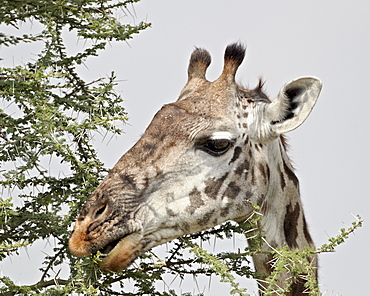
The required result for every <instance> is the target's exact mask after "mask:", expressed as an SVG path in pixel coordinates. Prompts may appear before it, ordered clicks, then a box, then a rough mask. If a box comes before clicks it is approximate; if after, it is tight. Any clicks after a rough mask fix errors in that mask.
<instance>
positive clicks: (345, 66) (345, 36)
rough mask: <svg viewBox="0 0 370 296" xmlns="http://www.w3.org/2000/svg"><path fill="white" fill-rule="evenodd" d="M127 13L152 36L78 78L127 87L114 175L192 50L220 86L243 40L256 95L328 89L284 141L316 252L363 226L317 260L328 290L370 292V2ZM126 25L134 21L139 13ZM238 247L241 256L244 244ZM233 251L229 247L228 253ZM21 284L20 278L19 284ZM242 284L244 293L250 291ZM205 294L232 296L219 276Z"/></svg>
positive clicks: (111, 156) (191, 4) (162, 5)
mask: <svg viewBox="0 0 370 296" xmlns="http://www.w3.org/2000/svg"><path fill="white" fill-rule="evenodd" d="M131 12H134V14H135V20H134V21H135V22H137V23H138V22H139V21H141V20H143V19H145V20H147V21H148V22H151V23H152V28H149V29H147V30H145V31H144V32H142V33H140V34H139V35H137V36H135V37H134V39H133V40H131V41H129V42H128V43H129V46H128V45H127V44H125V43H122V44H116V43H112V45H111V47H110V48H109V49H108V50H106V51H105V52H104V53H102V54H101V55H100V57H98V58H94V59H91V60H90V61H88V63H87V67H88V69H81V72H83V73H84V75H86V77H87V78H88V79H94V78H97V77H100V76H105V75H106V74H109V73H110V72H111V71H115V72H116V75H117V77H118V78H119V79H120V80H122V81H123V82H122V83H120V84H119V86H118V89H119V90H121V91H122V96H123V97H124V99H125V103H124V104H125V106H126V108H127V111H128V113H129V117H130V119H129V124H130V125H128V126H126V127H125V132H126V134H124V135H122V136H120V137H118V138H117V139H113V140H112V141H111V142H110V143H109V144H108V145H106V144H104V145H101V146H100V147H99V156H100V157H101V158H102V159H103V161H104V162H105V163H106V164H107V166H108V167H112V166H113V165H114V164H115V162H116V161H117V160H118V159H119V158H120V156H121V155H122V154H123V153H124V152H125V151H126V150H127V149H128V148H130V147H131V146H132V145H133V144H134V143H135V142H136V141H137V139H138V138H139V137H140V134H141V133H142V132H143V131H144V129H145V128H146V126H147V125H148V123H149V122H150V120H151V119H152V117H153V115H154V114H155V113H156V111H157V110H159V108H160V107H161V106H162V105H163V104H166V103H169V102H173V101H175V100H176V99H177V96H178V94H179V92H180V90H181V89H182V87H183V86H184V85H185V83H186V73H187V72H186V71H187V64H188V60H189V57H190V54H191V52H192V51H193V49H194V47H195V46H197V47H204V48H206V49H207V50H208V51H209V52H210V53H211V55H212V64H211V66H210V68H209V70H208V74H207V78H208V79H209V80H213V79H216V78H217V77H218V75H219V74H220V73H221V69H222V64H223V52H224V50H225V47H226V46H227V45H228V44H229V43H231V42H235V41H241V42H243V43H245V44H246V45H247V56H246V59H245V60H244V63H243V64H242V66H241V67H240V68H239V70H238V75H237V80H238V81H240V82H241V83H242V84H244V85H246V86H250V87H254V86H255V85H256V83H257V81H258V78H259V77H260V76H262V77H263V78H264V79H265V80H266V90H267V93H268V94H269V95H270V98H271V99H273V98H274V97H275V96H276V95H277V93H278V91H279V89H280V87H282V86H283V84H285V83H286V82H288V81H290V80H292V79H294V78H296V77H299V76H305V75H311V76H317V77H319V78H320V79H321V80H322V82H323V85H324V86H323V90H322V93H321V95H320V97H319V101H318V103H317V105H316V106H315V108H314V110H313V112H312V114H311V115H310V117H309V118H308V119H307V121H306V122H305V123H304V124H303V125H302V126H301V127H299V128H298V129H297V130H296V131H294V132H292V133H290V134H289V135H288V136H289V138H290V141H289V142H290V146H291V149H290V156H291V158H292V159H293V161H294V164H295V167H296V171H297V174H298V177H299V179H300V183H301V193H302V200H303V204H304V206H305V213H306V219H307V221H308V223H309V226H310V232H311V234H312V236H313V238H314V241H315V243H316V245H317V246H319V245H321V244H323V243H326V242H327V238H328V236H334V235H337V234H338V230H339V229H340V228H343V227H348V226H350V224H351V222H353V221H354V220H355V219H354V218H353V216H352V214H360V215H361V216H362V218H363V219H364V220H365V223H364V227H363V228H361V229H359V230H358V231H357V232H356V233H355V235H351V236H350V237H349V239H348V241H347V242H346V243H345V244H344V245H343V246H340V247H339V248H337V252H336V253H331V254H323V255H320V257H319V262H320V269H319V270H320V271H319V275H320V278H319V281H320V284H321V286H320V287H321V291H322V292H323V293H324V292H325V295H343V296H351V295H368V294H369V292H368V291H369V289H368V288H367V287H366V282H367V280H368V278H369V277H370V257H369V256H368V248H369V245H370V232H369V231H370V229H369V226H368V224H369V221H370V177H369V170H370V157H369V149H368V146H369V143H370V132H369V128H370V116H369V114H368V113H369V111H370V98H369V93H370V81H369V79H370V17H369V16H370V2H369V1H368V0H362V1H361V0H357V1H338V0H337V1H332V0H329V1H318V0H311V1H294V0H290V1H252V0H243V1H242V0H229V1H221V0H206V1H205V0H203V1H196V0H188V1H179V0H157V1H149V0H142V1H141V2H140V3H138V4H136V5H135V6H134V8H133V9H132V10H131ZM122 21H123V22H127V21H131V22H134V21H133V20H132V17H131V16H128V17H127V18H124V19H122ZM0 50H1V52H0V54H1V56H2V57H7V58H8V60H7V61H5V62H4V64H6V63H8V64H6V65H7V66H9V63H10V64H11V63H14V61H17V60H19V59H20V56H21V55H23V56H24V59H26V60H27V57H28V55H29V54H30V52H22V53H20V52H16V53H15V52H14V51H9V49H6V48H0ZM35 50H36V49H35ZM36 53H37V52H36ZM16 55H17V56H16ZM10 60H11V61H12V62H10ZM97 144H98V143H97ZM237 240H238V242H237V243H238V246H241V247H243V245H244V244H245V243H244V242H243V241H242V240H241V239H239V238H238V239H237ZM43 247H44V245H42V244H40V245H39V246H38V248H39V249H36V250H33V251H32V252H36V253H37V252H40V253H41V252H42V248H43ZM233 247H234V246H233V243H230V244H229V245H228V246H227V248H233ZM34 249H35V248H34ZM26 254H27V253H23V257H22V258H21V259H19V258H13V261H12V263H11V264H10V263H9V262H8V263H4V264H7V265H3V266H0V269H1V270H3V271H4V270H7V269H6V268H11V269H14V270H15V269H17V268H18V267H17V264H22V262H23V264H24V263H25V262H27V261H28V260H31V259H30V258H28V257H27V255H26ZM21 256H22V254H21ZM41 256H42V254H41ZM35 257H36V255H35ZM35 264H38V263H35ZM38 265H40V264H38ZM13 272H15V271H13ZM24 278H25V275H24V274H23V275H20V276H19V279H20V281H21V282H22V279H24ZM238 280H239V281H241V286H246V287H248V288H250V287H251V286H253V285H254V283H253V282H252V283H250V282H248V283H246V284H245V285H243V282H242V281H243V280H242V279H238ZM30 283H34V281H31V282H30ZM198 284H199V285H202V283H198ZM192 285H193V286H192ZM204 285H205V287H201V288H200V291H204V293H205V295H221V294H218V293H221V292H220V291H225V292H222V293H223V295H225V294H224V293H227V291H228V289H229V286H228V285H227V284H223V283H219V281H218V280H215V279H213V280H212V284H211V288H210V287H209V286H208V282H207V283H206V284H204ZM178 286H179V284H178V283H177V284H176V286H175V287H171V288H178ZM196 286H197V285H196V284H195V283H194V282H193V281H192V280H189V281H186V282H184V283H183V284H182V285H181V288H179V289H180V290H181V291H183V292H194V293H195V294H196V293H198V288H197V287H196ZM252 289H253V288H252ZM180 290H179V291H180ZM252 291H253V290H250V292H252Z"/></svg>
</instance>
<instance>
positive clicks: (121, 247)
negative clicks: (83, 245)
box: [99, 233, 143, 272]
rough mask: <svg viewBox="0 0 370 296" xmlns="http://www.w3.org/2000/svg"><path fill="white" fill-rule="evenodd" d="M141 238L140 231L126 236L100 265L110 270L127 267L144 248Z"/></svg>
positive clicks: (115, 270)
mask: <svg viewBox="0 0 370 296" xmlns="http://www.w3.org/2000/svg"><path fill="white" fill-rule="evenodd" d="M141 239H142V235H141V234H140V233H132V234H129V235H128V236H125V237H124V238H122V239H121V240H120V241H119V242H118V244H117V245H116V246H115V247H114V248H113V250H112V251H110V252H109V253H108V255H107V256H106V257H105V258H104V259H103V260H102V261H101V262H100V263H99V267H100V268H101V269H104V270H106V271H110V272H118V271H121V270H123V269H125V268H127V267H128V266H129V265H130V264H131V263H132V262H133V261H134V260H135V259H136V258H137V257H138V256H139V255H140V253H141V250H142V248H143V245H142V243H141Z"/></svg>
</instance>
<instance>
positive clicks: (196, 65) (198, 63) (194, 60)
mask: <svg viewBox="0 0 370 296" xmlns="http://www.w3.org/2000/svg"><path fill="white" fill-rule="evenodd" d="M210 64H211V55H210V54H209V52H208V51H207V50H205V49H203V48H196V49H195V50H194V51H193V53H192V55H191V57H190V62H189V68H188V75H189V78H193V77H198V78H204V77H205V73H206V70H207V68H208V66H209V65H210Z"/></svg>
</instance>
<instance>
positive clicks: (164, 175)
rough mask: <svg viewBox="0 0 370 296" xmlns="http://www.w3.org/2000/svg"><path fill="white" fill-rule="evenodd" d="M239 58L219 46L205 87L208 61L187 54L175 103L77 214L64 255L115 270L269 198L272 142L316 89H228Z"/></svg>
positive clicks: (315, 83)
mask: <svg viewBox="0 0 370 296" xmlns="http://www.w3.org/2000/svg"><path fill="white" fill-rule="evenodd" d="M244 55H245V48H244V47H243V46H242V45H240V44H231V45H229V46H228V47H227V48H226V51H225V57H224V68H223V72H222V74H221V75H220V77H219V78H218V79H217V80H215V81H213V82H210V81H208V80H207V79H206V78H205V74H206V70H207V68H208V66H209V64H210V62H211V57H210V55H209V53H208V52H207V51H206V50H203V49H196V50H195V51H194V52H193V54H192V56H191V59H190V63H189V67H188V82H187V84H186V85H185V87H184V89H183V90H182V91H181V94H180V97H179V99H178V100H177V101H176V102H174V103H171V104H168V105H165V106H164V107H162V109H161V110H159V111H158V112H157V114H156V115H155V117H154V118H153V120H152V122H151V123H150V125H149V127H148V128H147V129H146V131H145V133H144V134H143V136H142V137H141V139H140V140H139V141H138V142H137V143H136V144H135V145H134V146H133V147H132V148H131V149H130V150H129V151H128V152H127V153H126V154H124V155H123V156H122V157H121V159H120V160H119V161H118V162H117V164H116V165H115V166H114V167H113V169H112V170H111V171H110V173H109V174H108V175H107V177H106V178H105V179H104V180H103V181H102V183H101V184H100V185H99V186H98V187H97V188H96V190H95V191H94V192H93V194H92V195H91V197H90V198H89V199H88V200H87V201H86V203H85V205H84V206H83V208H82V210H81V213H80V215H79V217H78V219H77V221H76V225H75V228H74V231H73V233H72V236H71V238H70V241H69V248H70V250H71V252H72V253H73V254H74V255H76V256H86V255H89V254H92V253H94V252H96V251H98V250H100V251H101V252H102V253H105V254H107V255H106V257H105V258H104V259H103V261H102V262H101V267H102V268H103V269H106V270H109V271H119V270H122V269H125V268H126V267H127V266H128V265H130V264H131V263H132V262H133V260H134V259H135V258H137V257H138V256H139V255H140V254H142V253H143V252H145V251H146V250H148V249H150V248H152V247H154V246H157V245H160V244H162V243H165V242H167V241H170V240H172V239H174V238H177V237H179V236H181V235H184V234H189V233H194V232H198V231H201V230H204V229H207V228H210V227H213V226H215V225H218V224H220V223H222V222H224V221H227V220H234V221H242V220H244V219H246V218H247V217H248V215H250V213H251V211H252V206H251V205H252V204H253V203H261V200H263V199H264V198H266V196H268V195H269V194H270V191H271V186H272V185H271V184H272V183H274V182H275V183H276V180H275V181H274V175H275V171H276V170H278V169H277V168H278V167H279V165H278V162H277V160H276V159H278V158H279V157H280V158H281V155H279V153H278V152H276V151H280V150H279V147H280V146H281V140H280V135H282V134H283V133H285V132H288V131H291V130H293V129H295V128H296V127H298V126H299V125H300V124H301V123H302V122H303V121H304V120H305V119H306V118H307V116H308V115H309V113H310V112H311V110H312V108H313V106H314V105H315V103H316V100H317V98H318V95H319V93H320V90H321V82H320V80H319V79H317V78H314V77H304V78H298V79H296V80H293V81H291V82H289V83H288V84H286V85H285V86H283V87H282V89H281V91H280V93H279V94H278V96H277V97H276V98H275V99H274V100H273V101H272V102H271V101H270V100H269V99H268V98H267V96H266V95H265V94H264V93H263V91H262V83H260V84H259V85H258V86H257V87H256V88H255V89H253V90H247V89H244V88H242V87H240V86H238V85H237V84H236V83H235V74H236V71H237V69H238V67H239V65H240V64H241V62H242V61H243V59H244ZM272 166H274V168H272ZM277 178H278V177H277ZM284 182H285V183H289V182H288V181H284ZM280 183H282V181H280ZM294 183H295V182H294ZM280 187H281V190H284V188H283V186H282V185H281V186H280ZM279 190H280V189H279Z"/></svg>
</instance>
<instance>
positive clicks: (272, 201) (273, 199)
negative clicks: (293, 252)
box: [247, 140, 317, 296]
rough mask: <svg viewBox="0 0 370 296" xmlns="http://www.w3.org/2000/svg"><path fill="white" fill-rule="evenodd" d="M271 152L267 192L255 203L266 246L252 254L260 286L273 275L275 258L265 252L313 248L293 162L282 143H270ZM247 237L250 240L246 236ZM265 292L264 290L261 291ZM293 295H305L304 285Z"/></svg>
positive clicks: (283, 277)
mask: <svg viewBox="0 0 370 296" xmlns="http://www.w3.org/2000/svg"><path fill="white" fill-rule="evenodd" d="M266 149H268V150H269V153H268V154H267V155H269V159H268V160H267V161H268V167H269V172H270V173H269V176H270V177H269V182H268V186H267V193H266V196H265V198H264V199H263V200H260V201H258V200H256V202H257V204H259V206H260V209H261V214H262V218H261V220H260V230H258V231H261V232H262V235H263V236H264V237H265V240H266V242H269V243H268V244H267V243H263V245H262V250H261V252H257V253H256V254H255V255H253V261H254V265H255V270H256V273H257V275H258V277H259V279H260V280H262V281H261V282H260V284H261V285H262V287H265V284H264V282H263V279H264V278H266V277H267V276H268V275H270V274H271V272H272V271H273V267H272V262H271V261H272V259H273V258H272V255H271V254H267V253H266V252H269V251H271V250H272V249H275V248H278V247H283V246H288V247H289V248H290V249H303V248H305V247H310V248H312V247H314V244H313V241H312V239H311V236H310V234H309V232H308V229H307V224H306V220H305V217H304V212H303V207H302V203H301V198H300V190H299V182H298V179H297V177H296V175H295V174H294V171H293V167H292V165H291V162H290V159H289V157H288V156H287V154H286V151H285V149H284V147H283V144H282V143H281V141H280V140H279V141H273V142H271V143H270V144H269V145H268V146H267V147H266ZM247 238H248V237H247ZM312 262H313V268H316V267H317V258H316V257H315V258H313V259H312ZM289 277H290V275H289V274H288V273H284V274H282V275H281V278H280V279H279V281H278V285H279V286H280V287H283V286H284V281H285V280H286V279H287V278H289ZM262 290H263V288H262ZM290 290H291V294H288V295H292V296H298V295H305V294H302V293H303V291H304V290H305V288H304V282H296V283H294V284H293V285H292V286H291V288H290Z"/></svg>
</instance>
